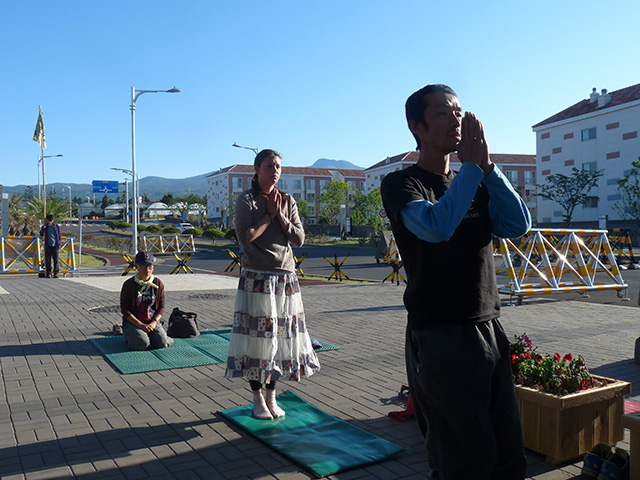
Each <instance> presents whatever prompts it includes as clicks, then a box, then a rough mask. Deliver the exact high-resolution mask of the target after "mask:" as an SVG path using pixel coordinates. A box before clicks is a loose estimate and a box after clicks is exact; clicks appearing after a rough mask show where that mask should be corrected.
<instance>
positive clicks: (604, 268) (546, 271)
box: [496, 228, 629, 303]
mask: <svg viewBox="0 0 640 480" xmlns="http://www.w3.org/2000/svg"><path fill="white" fill-rule="evenodd" d="M585 239H586V240H585ZM520 240H521V241H520V244H519V245H518V246H516V245H515V243H514V242H513V241H512V240H510V239H504V238H501V239H500V240H499V244H500V255H501V257H502V261H503V264H502V265H501V266H499V267H498V268H497V269H496V273H500V271H501V269H502V266H504V268H505V269H506V273H507V276H508V277H509V283H508V284H503V285H498V291H499V292H500V293H508V294H510V295H511V296H517V297H518V303H521V302H522V297H523V296H529V295H536V294H550V293H569V292H578V293H582V294H586V293H588V292H589V291H598V290H616V291H617V292H618V296H619V297H620V298H623V297H624V298H628V296H627V289H628V287H629V286H628V285H627V284H626V283H625V282H624V280H623V279H622V275H621V273H620V269H619V268H618V264H617V263H616V258H615V255H614V254H613V252H612V250H611V245H610V244H609V240H608V238H607V230H571V229H537V228H534V229H531V230H530V231H529V232H528V233H527V234H526V235H525V236H524V237H522V238H521V239H520ZM514 265H516V266H517V268H518V269H517V271H516V266H514ZM598 271H600V272H602V273H603V274H604V276H605V277H606V278H607V280H608V281H607V282H596V278H595V277H596V272H598ZM567 275H569V276H570V277H571V279H572V280H573V281H564V277H565V276H567ZM529 277H537V278H538V279H539V280H540V282H538V283H525V282H526V281H527V279H529Z"/></svg>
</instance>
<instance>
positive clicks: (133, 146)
mask: <svg viewBox="0 0 640 480" xmlns="http://www.w3.org/2000/svg"><path fill="white" fill-rule="evenodd" d="M181 91H182V90H180V89H179V88H176V87H173V88H170V89H169V90H138V91H137V92H136V89H135V87H131V105H130V106H129V108H130V109H131V172H132V173H131V176H132V177H133V237H132V239H133V245H132V250H133V251H132V252H131V253H133V254H134V255H135V254H136V253H138V186H137V185H136V181H135V179H136V178H137V175H136V100H138V97H139V96H140V95H142V94H143V93H180V92H181Z"/></svg>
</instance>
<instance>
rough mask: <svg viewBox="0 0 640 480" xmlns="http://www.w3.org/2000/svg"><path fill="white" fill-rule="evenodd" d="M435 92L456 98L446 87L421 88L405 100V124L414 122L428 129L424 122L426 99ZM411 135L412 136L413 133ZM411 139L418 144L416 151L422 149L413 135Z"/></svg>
mask: <svg viewBox="0 0 640 480" xmlns="http://www.w3.org/2000/svg"><path fill="white" fill-rule="evenodd" d="M436 92H441V93H448V94H450V95H453V96H455V97H457V95H456V92H454V91H453V89H452V88H451V87H449V86H448V85H443V84H434V85H427V86H426V87H422V88H421V89H420V90H418V91H417V92H413V93H412V94H411V96H410V97H409V98H408V99H407V103H405V105H404V110H405V114H406V116H407V123H408V122H409V121H410V120H414V121H416V122H419V123H422V124H423V125H425V126H426V127H427V128H428V125H427V124H426V123H425V121H424V111H425V110H426V109H427V98H426V97H427V95H429V94H430V93H436ZM411 133H412V134H413V132H411ZM413 137H414V138H415V139H416V143H417V144H418V145H417V147H416V150H420V148H421V147H422V146H421V145H420V139H419V138H418V137H417V135H415V134H413Z"/></svg>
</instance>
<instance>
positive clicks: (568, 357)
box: [562, 353, 573, 362]
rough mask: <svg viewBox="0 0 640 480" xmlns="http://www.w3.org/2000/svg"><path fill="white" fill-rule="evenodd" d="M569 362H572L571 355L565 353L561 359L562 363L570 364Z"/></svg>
mask: <svg viewBox="0 0 640 480" xmlns="http://www.w3.org/2000/svg"><path fill="white" fill-rule="evenodd" d="M571 360H573V355H572V354H570V353H567V354H566V355H565V356H564V358H563V359H562V361H563V362H570V361H571Z"/></svg>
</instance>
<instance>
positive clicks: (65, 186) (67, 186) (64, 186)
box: [62, 185, 72, 219]
mask: <svg viewBox="0 0 640 480" xmlns="http://www.w3.org/2000/svg"><path fill="white" fill-rule="evenodd" d="M62 188H68V189H69V218H70V219H71V218H72V217H71V187H70V186H69V185H63V186H62Z"/></svg>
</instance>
